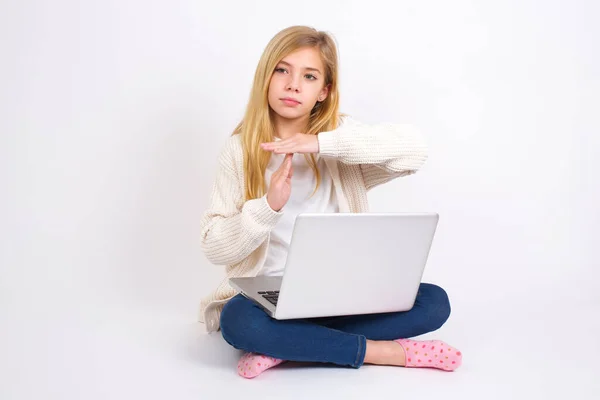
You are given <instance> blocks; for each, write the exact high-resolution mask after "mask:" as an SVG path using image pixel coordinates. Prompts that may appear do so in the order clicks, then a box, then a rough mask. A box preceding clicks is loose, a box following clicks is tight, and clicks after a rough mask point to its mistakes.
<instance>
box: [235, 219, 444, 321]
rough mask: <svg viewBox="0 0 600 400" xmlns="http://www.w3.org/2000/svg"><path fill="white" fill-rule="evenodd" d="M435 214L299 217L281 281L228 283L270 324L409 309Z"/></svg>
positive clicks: (237, 280)
mask: <svg viewBox="0 0 600 400" xmlns="http://www.w3.org/2000/svg"><path fill="white" fill-rule="evenodd" d="M438 219H439V215H438V214H437V213H304V214H299V215H298V216H297V217H296V220H295V224H294V229H293V232H292V238H291V242H290V247H289V250H288V256H287V259H286V264H285V269H284V273H283V276H257V277H249V278H246V277H244V278H231V279H230V280H229V283H230V285H231V287H233V288H234V289H235V290H237V291H238V292H239V293H241V294H242V295H244V296H245V297H247V298H248V299H250V300H252V301H254V302H255V303H256V304H258V305H259V306H260V307H261V308H263V309H264V310H265V312H266V313H267V314H268V315H270V316H271V317H272V318H275V319H278V320H286V319H295V318H318V317H333V316H343V315H356V314H373V313H386V312H396V311H407V310H410V309H411V308H412V307H413V305H414V302H415V299H416V297H417V291H418V289H419V285H420V283H421V278H422V276H423V272H424V269H425V265H426V263H427V258H428V256H429V251H430V248H431V245H432V242H433V237H434V234H435V231H436V228H437V223H438Z"/></svg>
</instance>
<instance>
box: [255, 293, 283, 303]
mask: <svg viewBox="0 0 600 400" xmlns="http://www.w3.org/2000/svg"><path fill="white" fill-rule="evenodd" d="M258 294H260V295H261V296H262V297H264V298H265V299H266V300H267V301H268V302H269V303H271V304H273V305H274V306H276V305H277V299H278V298H279V290H265V291H261V292H258Z"/></svg>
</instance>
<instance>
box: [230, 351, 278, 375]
mask: <svg viewBox="0 0 600 400" xmlns="http://www.w3.org/2000/svg"><path fill="white" fill-rule="evenodd" d="M282 362H284V360H280V359H278V358H273V357H268V356H263V355H261V354H256V353H246V354H244V355H243V356H242V358H240V361H239V362H238V374H240V376H243V377H244V378H254V377H256V376H258V375H260V374H262V373H263V372H265V371H266V370H268V369H269V368H273V367H274V366H276V365H279V364H281V363H282Z"/></svg>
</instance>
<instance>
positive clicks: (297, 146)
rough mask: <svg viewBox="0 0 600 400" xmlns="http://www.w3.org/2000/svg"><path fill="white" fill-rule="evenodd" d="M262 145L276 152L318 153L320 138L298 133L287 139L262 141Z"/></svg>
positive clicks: (267, 149)
mask: <svg viewBox="0 0 600 400" xmlns="http://www.w3.org/2000/svg"><path fill="white" fill-rule="evenodd" d="M260 147H262V149H263V150H266V151H272V152H273V153H275V154H291V153H318V152H319V140H318V139H317V135H307V134H305V133H296V134H295V135H293V136H290V137H289V138H287V139H283V140H280V141H277V142H269V143H261V144H260Z"/></svg>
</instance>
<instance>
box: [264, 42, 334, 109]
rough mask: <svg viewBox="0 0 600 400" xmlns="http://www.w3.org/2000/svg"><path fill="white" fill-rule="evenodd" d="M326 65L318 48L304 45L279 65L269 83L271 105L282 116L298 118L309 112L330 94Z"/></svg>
mask: <svg viewBox="0 0 600 400" xmlns="http://www.w3.org/2000/svg"><path fill="white" fill-rule="evenodd" d="M324 74H325V69H324V67H323V61H321V56H320V54H319V51H318V50H317V49H316V48H313V47H307V48H302V49H299V50H296V51H295V52H293V53H291V54H289V55H288V56H286V57H284V58H283V59H282V60H281V61H280V62H279V64H277V65H276V67H275V71H273V75H272V76H271V82H270V83H269V105H270V106H271V108H272V109H273V111H275V112H276V113H277V114H278V115H279V116H280V117H282V118H285V119H297V118H302V117H306V116H308V115H309V114H310V111H311V110H312V109H313V107H314V106H315V104H316V103H317V101H323V100H325V98H326V97H327V93H328V88H327V87H325V75H324Z"/></svg>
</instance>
